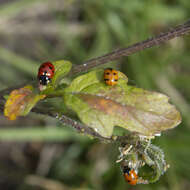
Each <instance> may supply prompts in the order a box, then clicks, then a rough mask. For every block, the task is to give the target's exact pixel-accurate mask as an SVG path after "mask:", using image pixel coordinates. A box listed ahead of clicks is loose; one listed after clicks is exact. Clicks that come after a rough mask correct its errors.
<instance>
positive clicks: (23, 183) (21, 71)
mask: <svg viewBox="0 0 190 190" xmlns="http://www.w3.org/2000/svg"><path fill="white" fill-rule="evenodd" d="M188 18H190V1H189V0H160V1H157V0H102V1H100V0H67V1H63V0H33V1H29V0H1V1H0V66H1V67H0V90H3V89H5V88H7V87H14V86H17V85H19V84H22V83H23V82H27V81H30V82H31V81H35V80H36V75H37V70H38V67H39V65H40V64H41V63H42V62H44V61H47V60H52V61H54V60H60V59H66V60H70V61H71V62H73V63H75V64H80V63H82V62H83V61H85V60H88V59H89V58H94V57H97V56H100V55H103V54H105V53H108V52H110V51H112V50H114V49H117V48H121V47H127V46H128V45H131V44H133V43H135V42H138V41H142V40H144V39H147V38H148V37H151V36H154V35H156V34H159V33H160V32H162V31H166V30H167V29H168V28H170V27H171V26H175V25H177V24H180V23H183V22H185V21H186V20H188ZM189 51H190V36H185V37H183V38H178V39H174V40H172V41H170V42H167V43H166V44H164V45H161V46H160V47H154V48H151V49H149V50H145V51H143V52H140V53H137V54H134V55H132V56H130V57H127V58H122V59H121V60H118V61H116V62H114V63H109V66H112V67H113V68H116V69H119V70H121V71H123V72H124V73H125V74H126V75H127V76H128V77H129V79H130V81H132V83H133V85H136V86H138V87H142V88H144V89H147V90H154V91H159V92H162V93H165V94H167V95H169V96H170V97H171V102H172V103H174V104H175V105H176V107H177V108H178V109H179V110H180V111H181V113H182V117H183V122H182V124H180V125H179V126H178V127H177V128H175V129H173V130H171V131H167V132H164V133H163V134H162V136H161V137H159V138H157V139H156V140H155V141H154V142H155V144H156V145H158V146H160V147H161V148H162V149H163V150H164V152H165V155H166V160H167V161H168V163H169V164H170V169H169V170H168V171H167V173H166V174H165V175H164V176H162V177H161V179H160V181H159V182H157V183H155V184H151V185H137V186H135V187H130V186H129V185H128V184H127V183H125V181H124V179H123V176H122V174H121V172H120V168H119V165H117V164H116V163H115V160H116V159H117V156H118V150H117V147H116V146H115V145H113V144H104V143H101V142H99V141H97V140H92V139H90V138H88V137H85V136H82V135H78V134H77V133H76V132H75V131H74V130H72V129H70V128H68V127H63V126H62V125H61V124H60V123H58V122H57V121H56V120H54V119H51V118H48V117H45V116H41V115H36V114H30V115H29V116H27V117H25V118H19V119H18V120H16V121H14V122H13V121H7V120H6V119H5V118H4V117H3V115H2V114H1V115H0V127H1V129H0V189H2V190H12V189H16V190H17V189H18V190H107V189H109V190H118V189H119V190H124V189H136V190H138V189H139V190H140V189H141V190H149V189H158V190H165V189H169V190H178V189H180V190H185V189H190V149H189V143H190V117H189V114H190V104H189V103H190V96H189V94H190V63H189V60H190V53H189ZM107 66H108V65H104V67H107ZM52 103H54V102H53V101H52V102H47V104H46V106H48V108H49V107H50V108H51V105H52Z"/></svg>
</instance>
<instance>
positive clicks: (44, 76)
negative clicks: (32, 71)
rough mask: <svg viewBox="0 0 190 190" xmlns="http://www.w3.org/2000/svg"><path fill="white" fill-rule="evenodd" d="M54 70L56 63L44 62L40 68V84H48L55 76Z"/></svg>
mask: <svg viewBox="0 0 190 190" xmlns="http://www.w3.org/2000/svg"><path fill="white" fill-rule="evenodd" d="M54 72H55V68H54V65H53V64H52V63H51V62H50V61H47V62H44V63H42V64H41V65H40V67H39V70H38V80H39V83H40V85H47V84H48V83H49V82H50V81H51V79H52V78H53V76H54Z"/></svg>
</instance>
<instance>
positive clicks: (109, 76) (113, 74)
mask: <svg viewBox="0 0 190 190" xmlns="http://www.w3.org/2000/svg"><path fill="white" fill-rule="evenodd" d="M118 78H119V77H118V72H117V71H116V70H114V69H112V68H107V69H105V70H104V81H105V83H106V84H107V85H108V86H114V85H116V84H117V82H118Z"/></svg>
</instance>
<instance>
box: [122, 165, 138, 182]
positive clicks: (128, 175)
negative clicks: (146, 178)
mask: <svg viewBox="0 0 190 190" xmlns="http://www.w3.org/2000/svg"><path fill="white" fill-rule="evenodd" d="M123 176H124V178H125V181H127V182H128V183H129V184H130V185H136V184H137V180H138V175H137V173H136V172H135V170H134V169H131V168H129V167H128V166H124V168H123Z"/></svg>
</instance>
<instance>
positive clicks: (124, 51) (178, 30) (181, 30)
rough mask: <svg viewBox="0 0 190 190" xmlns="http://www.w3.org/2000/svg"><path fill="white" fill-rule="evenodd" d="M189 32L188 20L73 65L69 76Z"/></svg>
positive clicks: (189, 21)
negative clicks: (167, 29) (144, 38)
mask: <svg viewBox="0 0 190 190" xmlns="http://www.w3.org/2000/svg"><path fill="white" fill-rule="evenodd" d="M189 32H190V20H188V21H187V22H185V23H184V24H182V25H178V26H176V27H174V28H173V29H170V30H169V31H168V32H165V33H161V34H160V35H158V36H156V37H154V38H150V39H147V40H145V41H142V42H139V43H136V44H133V45H131V46H129V47H127V48H121V49H117V50H114V51H113V52H111V53H108V54H105V55H103V56H100V57H97V58H94V59H90V60H88V61H86V62H84V63H83V64H80V65H78V66H74V67H73V69H72V70H71V72H70V73H69V76H71V75H74V74H77V73H79V72H84V71H87V70H89V69H91V68H93V67H96V66H99V65H102V64H105V63H107V62H109V61H114V60H117V59H120V58H121V57H123V56H129V55H131V54H134V53H137V52H139V51H142V50H144V49H147V48H151V47H153V46H158V45H160V44H161V43H164V42H167V41H169V40H171V39H173V38H176V37H180V36H183V35H185V34H188V33H189Z"/></svg>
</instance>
